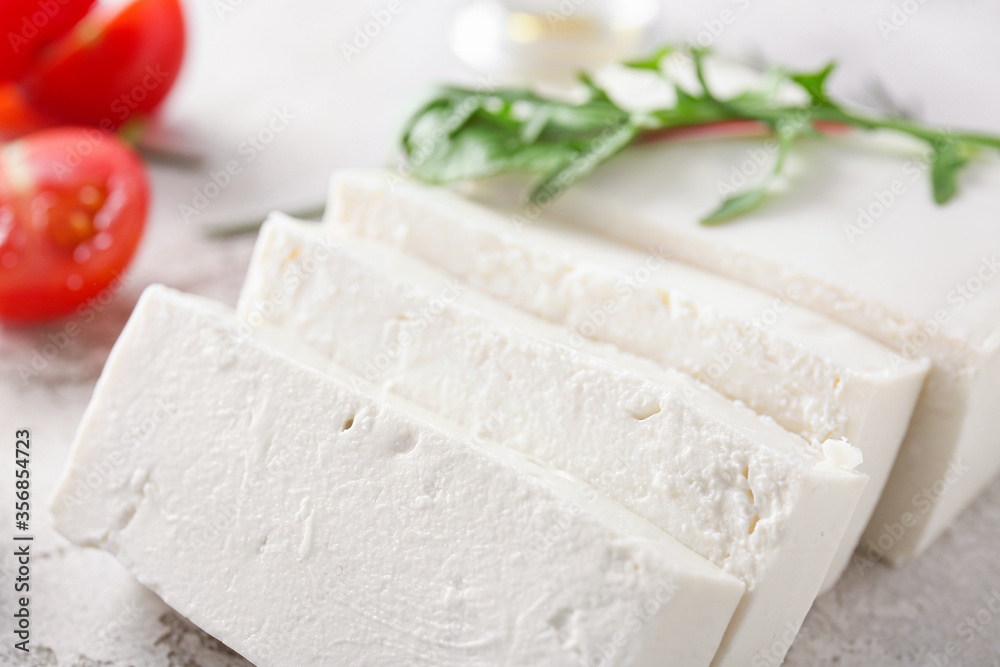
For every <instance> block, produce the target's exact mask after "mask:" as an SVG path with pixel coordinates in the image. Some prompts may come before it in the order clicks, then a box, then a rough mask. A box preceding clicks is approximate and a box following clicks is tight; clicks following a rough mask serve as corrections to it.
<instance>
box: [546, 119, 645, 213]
mask: <svg viewBox="0 0 1000 667" xmlns="http://www.w3.org/2000/svg"><path fill="white" fill-rule="evenodd" d="M636 133H637V129H636V127H635V126H634V125H632V124H631V123H622V124H620V125H618V126H615V127H609V128H607V130H606V131H605V132H603V133H601V135H600V136H598V137H597V138H595V139H593V140H592V141H590V142H588V143H587V145H586V146H584V147H583V149H582V150H580V151H578V152H577V153H576V154H575V155H573V156H571V157H569V158H568V159H566V160H565V161H564V162H563V163H562V164H560V165H559V166H558V167H556V168H555V169H552V170H551V171H550V172H549V173H547V174H545V176H543V177H542V179H541V180H540V181H539V182H538V183H536V184H535V186H534V187H533V188H532V190H531V193H530V194H529V195H528V201H529V202H531V203H532V204H539V205H544V204H546V203H548V202H549V201H551V200H552V199H554V198H555V197H557V196H559V194H560V193H562V192H563V190H565V189H566V188H568V187H569V186H571V185H573V184H574V183H576V182H578V181H580V180H582V179H584V178H586V177H587V176H589V175H590V174H591V173H592V172H593V171H594V169H596V168H597V167H598V166H599V165H601V164H604V163H605V162H607V161H608V160H610V159H611V158H612V157H614V156H615V155H617V154H618V152H619V151H621V150H622V149H624V148H625V147H626V146H628V145H629V144H630V143H632V140H633V139H635V135H636Z"/></svg>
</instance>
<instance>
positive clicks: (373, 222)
mask: <svg viewBox="0 0 1000 667" xmlns="http://www.w3.org/2000/svg"><path fill="white" fill-rule="evenodd" d="M328 211H329V213H328V218H327V221H328V224H330V225H333V226H338V225H339V226H344V227H347V228H349V229H351V230H352V232H353V233H354V234H357V235H359V236H362V237H368V238H376V239H381V240H384V241H387V242H390V243H394V244H396V245H398V246H400V247H402V248H405V249H406V250H407V252H409V253H412V254H414V255H416V256H418V257H421V258H422V259H424V260H426V261H428V262H430V263H432V264H434V265H436V266H438V267H440V268H442V269H445V270H447V271H448V272H450V273H451V274H452V275H454V276H456V277H459V278H461V279H463V280H466V281H468V282H469V283H470V284H471V285H473V286H474V287H477V288H478V289H481V290H483V291H485V292H487V293H489V294H491V295H493V296H495V297H498V298H500V299H502V300H505V301H507V302H509V303H511V304H513V305H515V306H518V307H519V308H522V309H525V310H527V311H529V312H531V313H533V314H535V315H538V316H540V317H542V318H545V319H547V320H550V321H553V322H558V323H561V324H565V325H568V327H569V328H570V329H571V330H572V334H570V335H569V336H568V337H567V339H566V340H567V342H568V343H569V344H571V345H579V344H580V343H581V342H582V341H583V340H584V339H588V338H589V339H595V340H599V341H604V342H609V343H613V344H615V345H617V346H618V347H620V348H622V349H623V350H626V351H628V352H632V353H635V354H638V355H640V356H644V357H647V358H649V359H652V360H654V361H657V362H659V363H661V364H663V365H666V366H669V367H674V368H678V369H680V370H682V371H684V372H687V373H689V374H691V375H694V376H695V377H697V378H699V379H701V380H703V381H704V382H705V383H707V384H709V385H710V386H712V387H713V388H714V389H716V390H717V391H719V392H721V393H722V394H724V395H726V396H728V397H730V398H733V399H737V400H740V401H743V402H744V403H746V404H747V405H748V406H750V407H751V408H753V409H754V410H756V411H757V412H758V413H761V414H764V415H768V416H770V417H773V418H774V419H775V420H776V421H777V422H778V423H780V424H781V425H782V426H784V427H785V428H787V429H788V430H790V431H792V432H794V433H797V434H799V435H801V436H803V437H804V438H806V439H808V440H810V441H812V442H815V443H817V444H818V443H819V442H822V441H824V440H827V439H830V438H833V439H836V438H840V437H846V438H847V439H848V440H849V441H850V442H851V443H852V444H853V445H855V446H857V447H858V448H859V449H861V451H862V452H863V454H864V463H863V464H862V465H861V467H860V470H861V471H863V472H865V473H866V474H868V475H869V476H870V477H871V482H870V484H869V487H868V489H866V491H865V494H864V496H863V497H862V499H861V501H860V502H859V504H858V509H857V511H856V515H855V517H854V519H853V520H852V523H851V526H850V527H849V528H848V530H847V533H846V534H845V537H844V541H843V544H842V546H841V549H840V552H839V553H838V555H837V557H836V558H835V559H834V562H833V564H832V565H831V569H830V574H829V576H828V577H827V580H826V582H825V584H824V589H826V588H829V587H830V586H832V585H833V583H834V582H835V581H836V578H837V577H838V576H839V574H840V573H841V572H842V571H843V569H844V568H845V567H846V566H847V564H848V563H849V561H850V558H851V555H852V554H853V552H854V547H855V545H856V544H857V542H858V538H859V537H860V535H861V533H862V531H863V530H864V527H865V525H866V524H867V523H868V520H869V517H870V516H871V513H872V511H873V509H874V507H875V505H876V503H877V502H878V498H879V494H880V493H881V489H882V487H883V485H884V484H885V481H886V478H887V477H888V474H889V471H890V469H891V468H892V464H893V461H894V459H895V456H896V452H897V449H898V447H899V443H900V441H901V440H902V437H903V433H904V432H905V430H906V427H907V424H908V422H909V419H910V415H911V412H912V410H913V405H914V402H915V400H916V396H917V394H918V393H919V391H920V387H921V385H922V382H923V379H924V376H925V374H926V371H927V363H926V362H925V361H905V360H902V359H897V358H890V356H891V355H890V354H889V350H888V349H887V348H885V347H883V346H881V345H879V344H877V343H875V342H874V341H872V340H870V339H868V338H866V337H865V336H863V335H861V334H858V333H857V332H856V331H854V330H852V329H850V328H848V327H845V326H843V325H841V324H838V323H836V322H834V321H832V320H830V319H828V318H825V317H823V316H820V315H816V314H815V313H812V312H810V311H808V310H807V309H805V308H801V307H798V306H796V305H794V304H793V303H791V300H790V298H789V297H788V296H787V295H786V294H784V293H783V292H781V291H780V290H778V291H775V292H774V293H767V292H762V291H759V290H756V289H753V288H749V287H746V286H744V285H741V284H740V283H738V282H735V281H732V280H728V279H725V278H721V277H719V276H716V275H712V274H710V273H708V272H706V271H703V270H700V269H696V268H694V267H691V266H687V265H684V264H682V263H680V262H677V261H673V260H672V259H671V257H672V256H673V249H672V248H671V247H670V246H669V244H663V245H654V246H649V247H647V249H646V251H645V252H644V251H641V250H637V249H632V248H628V247H626V246H623V245H618V244H615V243H613V242H611V241H610V240H608V239H606V238H597V237H595V236H593V235H590V234H587V233H585V232H581V231H580V230H576V229H572V228H568V227H564V226H552V225H545V224H543V222H541V217H540V215H539V212H538V211H537V210H534V211H526V212H524V214H520V215H510V216H504V215H501V214H498V213H496V212H494V211H492V210H489V209H487V208H485V207H483V206H480V205H476V204H473V203H470V202H467V201H465V200H463V199H462V198H460V197H458V196H456V195H454V194H451V193H449V192H447V191H444V190H441V189H435V188H427V187H423V186H420V185H417V184H412V183H403V182H398V179H396V180H395V181H394V180H392V179H391V177H387V175H386V174H384V173H381V172H365V171H361V172H340V174H338V175H337V176H335V178H334V182H333V186H332V192H331V206H330V207H328ZM536 221H537V222H536Z"/></svg>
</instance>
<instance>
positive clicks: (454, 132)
mask: <svg viewBox="0 0 1000 667" xmlns="http://www.w3.org/2000/svg"><path fill="white" fill-rule="evenodd" d="M706 55H707V52H706V51H704V50H698V49H694V50H689V51H684V50H682V49H676V48H674V47H671V46H667V47H663V48H661V49H659V50H658V51H656V52H655V53H653V54H652V55H651V56H649V57H647V58H644V59H641V60H635V61H631V62H627V63H623V64H624V65H625V66H626V67H628V68H631V69H635V70H646V71H649V72H652V73H654V74H655V75H656V76H658V77H660V78H662V79H663V80H664V81H666V82H667V83H668V84H669V85H670V86H672V87H673V90H674V92H675V93H676V102H675V103H674V104H672V105H669V106H665V107H664V108H659V109H655V110H652V111H643V112H635V111H629V110H626V109H624V108H622V107H621V106H619V105H618V104H616V103H615V102H614V101H613V100H612V99H611V97H610V96H609V94H608V92H607V91H606V90H605V89H604V88H602V87H601V86H600V85H599V84H598V83H596V82H595V81H594V80H593V79H592V78H591V77H589V76H588V75H586V74H583V75H581V76H580V82H581V84H582V85H583V86H584V87H585V88H586V93H587V98H586V99H585V100H584V101H582V102H567V101H562V100H558V99H553V98H550V97H546V96H543V95H540V94H538V93H536V92H533V91H531V90H527V89H489V88H480V89H478V90H476V89H471V88H461V87H454V86H448V87H443V88H441V89H440V90H439V91H438V92H437V94H436V95H435V96H434V97H433V98H432V99H431V100H430V101H429V102H427V103H426V104H424V105H423V106H422V107H421V108H420V109H419V110H418V111H417V112H416V113H415V114H414V115H413V116H412V118H411V119H410V120H409V122H408V123H407V125H406V128H405V130H404V133H403V137H402V149H403V153H404V156H405V162H406V164H405V166H406V168H407V170H408V171H409V172H410V173H412V175H414V176H415V177H417V178H419V179H420V180H423V181H426V182H430V183H438V184H443V183H451V182H455V181H461V180H466V179H474V178H483V177H487V176H493V175H497V174H503V173H527V174H531V175H534V176H536V179H535V180H534V182H533V185H532V187H531V190H530V192H529V193H528V200H529V201H530V202H531V203H534V204H538V205H544V204H545V203H547V202H548V201H550V200H551V199H553V198H554V197H556V196H558V195H559V194H560V193H561V192H562V191H563V190H565V189H566V188H568V187H570V186H571V185H573V184H574V183H576V182H578V181H580V180H581V179H583V178H586V177H587V176H588V175H589V174H590V173H591V172H592V171H593V170H594V169H596V168H597V167H598V166H599V165H601V164H603V163H604V162H606V161H607V160H610V159H611V158H613V157H614V156H615V155H617V154H618V153H619V152H621V151H622V150H623V149H625V148H626V147H627V146H629V145H631V144H632V143H634V142H635V141H636V140H638V139H640V138H642V137H646V136H649V135H650V134H653V133H661V132H663V131H667V130H676V129H683V128H691V127H698V126H706V125H712V124H719V123H726V122H732V121H755V122H756V123H759V124H760V125H761V126H763V127H764V128H765V129H766V130H767V131H769V132H770V133H771V134H773V136H774V137H775V138H776V140H777V147H778V150H777V154H776V156H775V159H774V163H773V165H772V169H771V171H770V172H769V174H768V175H767V176H766V177H765V178H764V179H763V181H762V182H761V183H759V184H758V185H756V186H755V187H753V188H750V189H748V190H745V191H743V192H739V193H736V194H733V195H730V196H728V197H727V198H725V199H724V200H723V201H722V203H721V204H720V205H719V206H718V208H716V209H715V210H714V211H712V212H711V213H709V214H708V215H706V216H705V217H704V218H703V219H702V224H706V225H711V224H719V223H722V222H726V221H728V220H731V219H733V218H735V217H738V216H740V215H743V214H745V213H748V212H749V211H752V210H753V209H755V208H756V207H758V206H759V205H760V204H761V203H762V202H764V201H765V200H766V198H767V196H768V195H769V193H770V192H771V191H772V190H773V185H774V183H775V182H776V181H777V180H778V179H780V178H781V177H782V175H783V174H784V170H785V167H786V163H787V161H786V158H787V156H788V154H789V152H790V151H791V149H792V146H793V145H794V144H795V142H796V140H798V139H800V138H802V137H806V136H818V135H819V134H820V132H819V130H818V129H817V128H819V127H823V126H824V124H840V125H843V126H847V127H853V128H859V129H862V130H890V131H895V132H899V133H902V134H906V135H910V136H911V137H914V138H916V139H918V140H920V141H923V142H925V143H926V144H927V145H928V149H929V150H928V154H929V155H930V164H931V169H930V176H931V184H932V189H933V194H934V200H935V201H936V202H937V203H939V204H943V203H945V202H947V201H949V200H950V199H951V198H952V197H954V196H955V194H956V193H957V191H958V176H959V173H960V172H961V170H962V168H963V167H965V166H966V165H967V164H968V163H969V161H970V160H971V159H972V158H973V156H974V155H975V154H976V152H977V151H979V150H980V149H982V148H990V149H998V150H1000V137H997V136H993V135H988V134H979V133H973V132H951V131H947V130H941V129H936V128H933V127H928V126H925V125H922V124H919V123H916V122H914V121H912V120H909V119H906V118H900V117H891V116H890V117H882V116H875V115H871V114H868V113H865V112H861V111H857V110H853V109H850V108H848V107H846V106H844V105H842V104H840V103H839V102H836V101H835V100H833V99H832V98H831V97H830V95H829V93H828V89H827V81H828V80H829V77H830V75H831V73H832V72H833V71H834V65H833V63H831V64H829V65H827V66H826V67H824V68H822V69H820V70H818V71H816V72H787V71H785V70H781V69H777V68H775V69H772V70H770V71H769V72H768V74H767V76H765V77H762V81H764V82H766V83H762V84H761V86H759V87H757V88H752V89H750V90H746V91H744V92H740V93H738V94H735V95H733V96H731V97H729V98H728V99H723V98H722V97H720V96H718V95H716V94H715V92H714V91H713V90H712V88H711V87H710V86H709V83H708V79H707V77H706V74H705V57H706ZM668 57H674V58H681V59H683V61H684V62H687V63H688V64H689V66H690V67H691V68H693V73H694V79H696V82H697V83H696V85H690V83H689V84H688V85H683V86H682V85H680V84H679V83H678V82H677V81H675V80H674V79H672V78H670V77H669V76H668V75H667V74H666V73H665V72H664V69H663V63H664V59H665V58H668ZM789 85H790V86H792V87H795V88H798V89H800V91H801V92H804V96H803V97H805V98H806V99H807V100H808V101H807V102H805V103H796V104H789V103H787V102H784V101H783V97H782V96H781V95H779V94H778V92H777V91H779V90H781V89H782V87H783V86H784V87H786V88H787V87H788V86H789Z"/></svg>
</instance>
